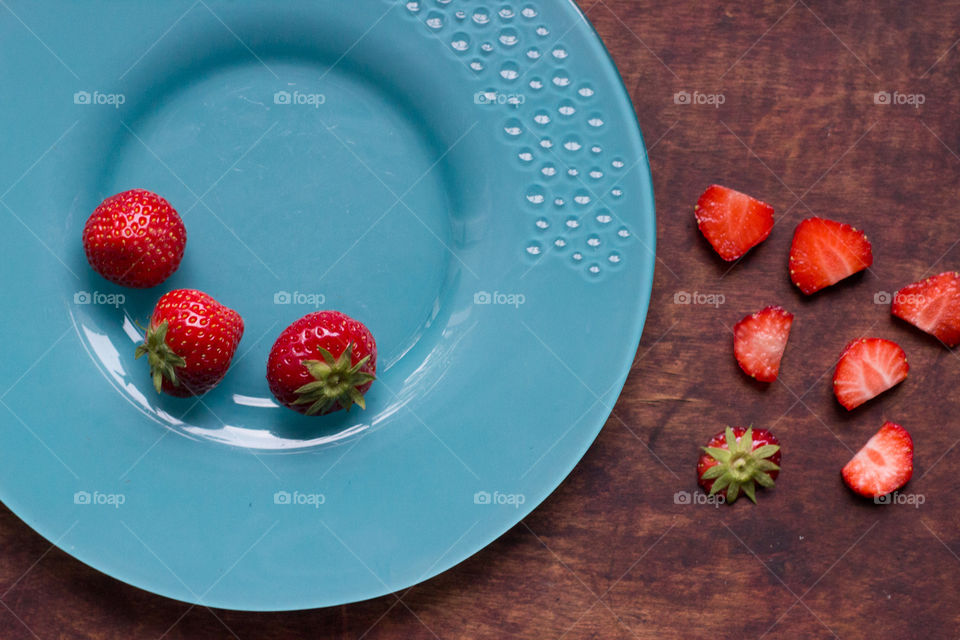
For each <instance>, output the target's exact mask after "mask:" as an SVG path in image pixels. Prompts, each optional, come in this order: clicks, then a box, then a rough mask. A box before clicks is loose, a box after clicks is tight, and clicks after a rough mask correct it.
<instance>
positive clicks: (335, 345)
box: [267, 311, 377, 416]
mask: <svg viewBox="0 0 960 640" xmlns="http://www.w3.org/2000/svg"><path fill="white" fill-rule="evenodd" d="M376 372H377V343H376V341H374V339H373V335H372V334H371V333H370V330H369V329H367V327H365V326H364V325H363V323H361V322H359V321H357V320H354V319H353V318H351V317H350V316H348V315H346V314H344V313H340V312H339V311H317V312H314V313H310V314H307V315H305V316H304V317H302V318H300V319H299V320H297V321H296V322H294V323H293V324H291V325H290V326H289V327H287V328H286V329H284V330H283V332H282V333H281V334H280V336H279V337H278V338H277V341H276V342H275V343H274V345H273V348H272V349H271V350H270V356H269V358H268V359H267V382H268V383H269V385H270V391H271V392H272V393H273V395H274V397H275V398H276V399H277V400H278V401H279V402H280V404H282V405H283V406H285V407H289V408H290V409H293V410H294V411H296V412H298V413H302V414H305V415H308V416H313V415H325V414H328V413H332V412H334V411H338V410H339V409H346V410H347V411H349V410H350V408H351V407H352V406H353V405H355V404H356V405H358V406H359V407H360V408H361V409H365V408H366V401H365V400H364V397H363V394H365V393H366V392H367V390H368V389H369V388H370V385H372V384H373V381H374V380H375V379H376Z"/></svg>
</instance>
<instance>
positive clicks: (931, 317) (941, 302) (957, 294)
mask: <svg viewBox="0 0 960 640" xmlns="http://www.w3.org/2000/svg"><path fill="white" fill-rule="evenodd" d="M891 311H892V312H893V315H895V316H897V317H898V318H902V319H903V320H906V321H907V322H909V323H910V324H912V325H914V326H915V327H918V328H920V329H923V330H924V331H926V332H927V333H929V334H932V335H934V336H936V337H937V338H938V339H939V340H940V342H942V343H944V344H945V345H947V346H948V347H954V346H956V345H957V344H960V274H958V273H957V272H956V271H945V272H943V273H941V274H939V275H935V276H931V277H929V278H927V279H926V280H921V281H920V282H914V283H913V284H908V285H907V286H905V287H904V288H903V289H900V291H897V293H896V295H894V296H893V306H892V307H891Z"/></svg>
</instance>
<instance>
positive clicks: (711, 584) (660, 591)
mask: <svg viewBox="0 0 960 640" xmlns="http://www.w3.org/2000/svg"><path fill="white" fill-rule="evenodd" d="M557 1H560V0H557ZM581 4H582V6H583V8H584V10H586V11H587V13H588V15H589V17H590V19H591V20H592V21H593V23H594V24H595V25H596V28H597V29H598V31H599V32H600V34H601V36H602V37H603V39H604V40H605V42H606V43H607V47H608V48H609V49H610V51H611V53H612V54H613V57H614V59H615V60H616V62H617V65H618V66H619V68H620V72H621V74H622V75H623V77H624V79H625V81H626V85H627V87H628V89H629V91H630V93H631V95H632V97H633V100H634V104H635V105H636V109H637V112H638V115H639V119H640V123H641V125H642V127H643V131H644V134H645V136H646V140H647V145H648V148H649V150H650V158H651V163H652V166H653V177H654V183H655V189H656V200H657V214H658V216H657V217H658V238H657V246H658V251H657V254H658V261H657V269H656V281H655V285H654V291H653V299H652V302H651V308H650V314H649V317H648V320H647V326H646V329H645V331H644V336H643V340H642V342H641V344H640V349H639V351H638V352H637V356H636V360H635V362H634V365H633V371H632V374H631V376H630V378H629V380H628V381H627V384H626V387H625V389H624V391H623V394H622V395H621V397H620V400H619V402H618V403H617V406H616V409H615V410H614V414H613V415H612V416H611V417H610V419H609V420H608V422H607V425H606V426H605V427H604V429H603V432H602V433H601V434H600V436H599V438H598V440H597V441H596V443H595V444H594V446H593V447H592V448H591V449H590V451H589V452H588V453H587V455H586V456H585V457H584V459H583V461H582V462H581V463H580V464H579V465H578V466H577V468H576V469H575V470H574V471H573V473H572V474H571V475H570V477H569V478H568V479H567V480H566V481H565V482H564V483H563V485H562V486H561V487H560V488H559V489H558V490H557V491H556V492H555V493H554V494H553V495H552V496H551V497H550V498H549V499H548V500H547V501H546V502H545V503H544V504H543V505H542V506H541V507H539V508H538V509H537V510H536V511H535V512H534V513H533V514H532V515H530V516H529V517H528V518H527V519H526V520H525V521H524V522H522V523H520V524H519V525H517V526H516V527H514V528H513V529H512V530H511V531H510V532H509V533H507V534H506V535H504V536H503V537H502V538H500V539H499V540H497V541H496V542H494V543H493V544H491V545H490V546H489V547H487V548H486V549H485V550H483V551H482V552H480V553H479V554H477V555H476V556H474V557H473V558H470V559H469V560H467V561H465V562H463V563H462V564H461V565H459V566H457V567H455V568H454V569H452V570H450V571H448V572H446V573H444V574H442V575H441V576H439V577H437V578H435V579H433V580H430V581H429V582H427V583H425V584H421V585H418V586H415V587H413V588H411V589H409V590H408V591H406V592H402V593H398V594H394V595H389V596H384V597H382V598H379V599H376V600H372V601H368V602H363V603H360V604H355V605H351V606H344V607H336V608H331V609H322V610H314V611H304V612H296V613H283V614H280V613H277V614H253V613H240V612H231V611H211V610H207V609H204V608H202V607H192V606H189V605H186V604H182V603H179V602H174V601H171V600H167V599H164V598H161V597H158V596H154V595H152V594H149V593H145V592H143V591H140V590H138V589H135V588H132V587H129V586H127V585H125V584H123V583H121V582H119V581H117V580H114V579H112V578H109V577H107V576H105V575H103V574H100V573H98V572H97V571H95V570H93V569H90V568H88V567H86V566H85V565H83V564H81V563H80V562H78V561H76V560H74V559H73V558H72V557H70V556H68V555H67V554H65V553H63V552H62V551H60V550H59V549H57V548H51V546H50V544H49V543H48V542H46V541H45V540H44V539H42V538H41V537H40V536H39V535H37V534H35V533H34V532H33V531H31V530H30V529H29V528H28V527H27V526H26V525H25V524H23V523H22V522H21V521H20V520H19V519H17V518H16V517H15V516H14V515H12V514H11V513H10V512H9V511H8V510H6V509H5V508H2V509H0V558H2V561H0V603H2V605H3V606H2V607H0V638H3V639H4V640H6V639H17V638H33V637H39V638H43V639H44V640H46V639H47V638H85V639H86V638H95V639H101V638H123V639H125V640H126V639H128V638H138V639H139V638H160V637H164V638H169V639H178V638H232V637H238V638H242V639H244V640H246V639H247V638H267V637H269V638H277V639H280V638H308V637H309V638H320V637H322V638H358V637H363V638H369V639H371V640H373V639H378V638H404V639H412V638H434V637H441V638H495V639H501V638H537V639H540V638H559V637H564V638H570V639H579V638H602V639H604V640H611V639H615V638H684V639H688V638H734V637H737V638H740V637H749V638H758V637H766V638H830V637H840V638H883V639H887V638H892V639H903V638H956V637H957V636H958V635H960V631H958V625H960V577H958V576H960V557H958V554H960V528H958V526H957V525H958V522H960V519H958V516H957V514H958V508H960V497H958V492H957V491H956V489H955V487H953V486H951V482H956V478H957V475H958V468H960V465H958V463H957V460H956V458H957V456H960V449H958V448H956V445H957V444H958V439H960V424H958V417H957V416H958V413H957V406H958V405H957V400H956V393H955V386H956V382H957V380H958V372H960V355H958V354H957V353H955V352H951V351H949V350H947V349H945V348H943V347H941V346H940V345H939V344H937V343H936V342H935V341H934V340H932V339H928V338H927V337H926V336H925V335H923V334H921V333H920V332H918V331H915V330H912V329H911V328H910V327H908V326H906V325H904V324H903V323H900V322H899V321H895V320H894V319H893V318H891V316H890V314H889V306H888V305H886V304H874V297H875V294H878V293H879V292H884V291H888V292H889V291H892V290H895V289H896V288H898V287H899V286H902V285H903V284H906V283H908V282H911V281H913V280H916V279H919V278H920V277H921V276H923V275H925V274H931V273H938V272H940V271H944V270H947V269H957V268H958V267H960V249H957V248H956V246H955V245H956V244H957V241H958V238H960V233H958V228H957V226H958V223H960V214H958V204H957V200H958V194H960V179H958V175H960V156H958V153H960V97H958V94H957V74H958V72H960V51H958V49H957V38H958V36H960V3H957V2H929V1H925V2H911V3H906V2H876V3H862V2H840V3H830V2H822V1H818V2H809V3H807V2H805V1H804V0H797V2H794V3H791V2H789V1H787V2H776V3H762V4H761V3H734V2H725V3H708V2H692V1H687V0H682V1H676V2H649V1H648V0H600V1H598V2H596V3H594V2H592V1H591V0H585V1H583V2H581ZM2 13H3V12H2V10H0V14H2ZM4 19H6V18H4ZM681 91H686V92H688V93H689V94H691V95H693V94H694V92H697V94H698V95H699V96H711V95H713V96H715V95H720V96H722V97H723V100H722V102H723V103H722V104H720V105H718V106H716V107H715V106H714V105H712V104H677V103H676V102H675V100H674V94H675V93H677V92H681ZM877 92H887V93H888V94H890V95H891V96H894V92H897V93H896V96H901V97H900V98H897V97H896V96H894V97H893V99H892V100H891V102H897V101H900V100H902V101H906V102H905V103H903V104H876V102H875V94H877ZM910 96H913V98H912V99H911V98H910ZM917 96H919V98H918V97H917ZM700 99H701V100H707V99H706V98H700ZM921 100H922V102H923V104H920V105H916V104H910V103H911V102H912V103H917V102H920V101H921ZM718 101H719V100H717V99H714V100H713V102H718ZM691 102H695V100H692V101H691ZM712 182H720V183H724V184H727V185H729V186H732V187H735V188H738V189H740V190H743V191H746V192H748V193H751V194H754V195H756V196H758V197H761V198H762V199H764V200H766V201H767V202H770V203H771V204H773V205H774V206H775V208H776V219H777V224H776V226H775V228H774V231H773V233H772V235H771V237H770V238H769V239H768V240H767V241H766V242H765V243H763V244H762V245H761V246H760V247H758V248H757V249H755V250H754V251H752V252H751V253H750V254H749V256H748V257H747V258H746V259H745V260H743V261H741V262H740V263H738V264H736V265H734V266H732V267H731V265H729V264H727V263H724V262H722V261H721V260H720V259H719V258H717V257H716V256H715V255H714V254H713V253H712V251H711V249H710V248H709V246H708V244H707V243H706V242H705V241H704V240H703V238H702V237H700V235H699V233H698V232H697V230H696V227H695V225H694V220H693V213H692V208H693V203H694V202H695V201H696V199H697V196H698V195H699V193H700V191H701V190H702V189H703V188H704V187H705V186H706V185H708V184H710V183H712ZM814 214H815V215H821V216H826V217H832V218H837V219H840V220H844V221H847V222H850V223H853V224H855V225H856V226H858V227H862V228H864V229H866V230H867V232H868V234H869V236H870V238H871V240H872V241H873V243H874V255H875V264H874V266H873V267H872V268H871V269H870V270H869V271H868V272H866V273H864V274H862V275H861V276H857V277H854V278H851V279H850V280H849V281H848V282H845V283H843V284H841V285H839V286H836V287H833V288H831V289H830V290H828V291H824V292H822V293H820V294H819V295H816V296H814V297H812V298H805V297H803V296H802V295H800V294H799V293H798V292H797V291H796V290H795V289H793V288H792V286H791V285H790V283H789V280H788V277H787V269H786V260H787V250H788V247H789V244H790V238H791V235H792V230H793V227H794V226H795V224H796V223H797V222H799V221H800V220H801V219H802V218H804V217H807V216H810V215H814ZM678 292H688V293H691V294H692V293H694V292H697V293H699V294H706V295H711V294H713V295H714V296H715V299H719V296H722V297H723V298H722V299H723V303H722V304H719V305H716V306H711V305H708V304H677V303H675V296H676V294H677V293H678ZM701 299H703V298H701ZM771 303H779V304H781V305H783V306H785V307H787V308H788V309H790V310H792V311H793V312H794V313H795V314H796V316H797V318H796V322H795V324H794V329H793V333H792V335H791V337H790V344H789V346H788V350H787V354H786V356H785V359H784V366H783V370H782V374H781V380H780V382H777V383H774V384H772V385H769V386H765V387H764V386H761V385H759V384H757V383H751V381H750V380H748V379H747V378H746V377H745V376H743V375H742V374H741V373H740V372H739V370H738V369H737V365H736V363H735V362H734V360H733V358H732V355H731V346H730V342H731V335H730V327H732V325H733V324H734V323H735V322H736V321H737V320H738V319H739V318H740V317H741V316H743V315H744V314H746V313H748V312H751V311H754V310H757V309H759V308H761V307H763V306H765V305H767V304H771ZM860 335H876V336H881V337H887V338H891V339H894V340H896V341H897V342H899V343H900V344H901V345H902V346H903V347H904V349H905V350H906V351H907V354H908V357H909V361H910V364H911V370H910V376H909V378H908V379H907V381H906V382H905V383H904V384H902V385H900V386H899V387H898V388H897V389H895V390H894V391H892V392H890V393H888V394H887V395H886V396H885V397H884V398H883V399H882V400H877V401H874V402H872V403H870V404H869V405H867V406H865V407H863V408H861V409H858V410H856V411H854V412H851V413H847V412H846V411H845V410H843V409H842V408H841V407H840V406H839V405H838V404H837V403H836V402H835V400H834V399H833V397H832V393H831V386H830V376H831V372H832V367H833V364H834V361H835V358H836V356H837V355H838V353H839V351H840V349H841V347H842V346H843V345H844V344H845V343H846V342H847V341H848V340H849V339H851V338H853V337H856V336H860ZM886 419H892V420H895V421H899V422H901V423H902V424H904V425H905V426H906V427H907V428H908V429H909V430H910V431H911V432H912V434H913V436H914V439H915V444H916V454H915V455H916V458H915V474H914V479H913V480H912V481H911V482H910V484H909V485H908V487H907V488H906V489H905V492H906V494H907V495H909V496H913V499H914V501H915V502H917V501H919V500H920V499H922V500H923V504H922V505H919V506H918V505H909V504H901V505H882V506H877V505H874V504H872V503H871V502H869V501H864V500H861V499H858V498H856V497H854V496H853V495H852V494H851V493H850V492H849V491H848V490H847V489H846V488H845V487H844V486H843V484H842V482H841V479H840V475H839V471H840V468H841V467H842V466H843V464H844V463H845V462H846V461H847V459H849V457H850V455H851V450H854V451H855V450H856V449H858V448H859V447H860V446H861V445H862V443H863V442H864V441H865V440H866V439H867V438H868V437H869V436H870V435H871V434H872V433H873V432H875V431H876V430H877V428H878V427H879V426H880V424H881V423H882V422H883V421H884V420H886ZM750 423H752V424H754V425H757V426H766V427H771V428H773V429H774V430H775V431H776V433H777V434H778V435H779V437H780V439H781V441H782V443H783V448H784V460H783V468H784V471H783V473H782V474H781V480H780V481H779V483H778V485H777V487H776V488H775V489H774V490H772V491H766V492H764V493H763V494H762V495H761V496H760V498H759V500H760V504H759V505H756V506H754V505H751V504H749V503H747V502H746V501H740V502H738V503H736V504H735V505H733V506H721V507H720V508H715V506H711V505H704V504H677V503H676V501H675V493H676V492H678V491H686V492H692V491H694V489H695V486H696V482H695V472H694V464H695V461H696V457H697V446H698V445H699V444H700V443H701V442H702V441H704V440H705V439H706V438H707V437H708V436H710V435H711V434H712V433H713V432H715V431H717V430H718V429H719V428H721V427H722V426H723V425H726V424H750ZM951 478H953V480H951Z"/></svg>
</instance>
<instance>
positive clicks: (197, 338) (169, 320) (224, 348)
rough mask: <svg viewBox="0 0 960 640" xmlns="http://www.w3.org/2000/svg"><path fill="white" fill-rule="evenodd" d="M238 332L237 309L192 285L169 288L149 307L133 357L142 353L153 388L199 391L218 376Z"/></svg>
mask: <svg viewBox="0 0 960 640" xmlns="http://www.w3.org/2000/svg"><path fill="white" fill-rule="evenodd" d="M242 337H243V319H242V318H241V317H240V314H239V313H237V312H236V311H234V310H233V309H229V308H227V307H225V306H224V305H222V304H220V303H219V302H217V301H216V300H214V299H213V298H212V297H210V296H209V295H207V294H206V293H203V292H202V291H197V290H195V289H174V290H173V291H170V292H169V293H166V294H164V295H163V297H161V298H160V300H159V301H157V305H156V306H155V307H154V309H153V315H152V316H151V317H150V326H148V327H147V333H146V337H145V339H144V342H143V344H141V345H140V346H138V347H137V350H136V353H135V357H136V358H140V357H142V356H147V362H148V363H149V365H150V376H151V378H152V380H153V386H154V388H155V389H156V390H157V392H158V393H159V392H161V391H162V392H163V393H166V394H169V395H171V396H177V397H187V396H199V395H202V394H204V393H206V392H207V391H209V390H210V389H212V388H213V387H215V386H217V384H218V383H219V382H220V381H221V380H222V379H223V377H224V376H225V375H226V374H227V370H228V369H229V368H230V362H231V360H232V359H233V354H234V353H235V352H236V350H237V345H238V344H239V343H240V338H242Z"/></svg>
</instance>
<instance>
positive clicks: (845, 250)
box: [790, 218, 873, 295]
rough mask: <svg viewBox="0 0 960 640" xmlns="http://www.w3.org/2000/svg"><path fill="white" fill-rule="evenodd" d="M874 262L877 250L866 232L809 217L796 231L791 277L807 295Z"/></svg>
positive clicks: (791, 261)
mask: <svg viewBox="0 0 960 640" xmlns="http://www.w3.org/2000/svg"><path fill="white" fill-rule="evenodd" d="M872 264H873V249H872V247H871V246H870V241H869V240H867V236H866V234H865V233H864V232H863V231H860V230H858V229H855V228H853V227H851V226H850V225H848V224H844V223H842V222H834V221H833V220H826V219H824V218H807V219H806V220H804V221H803V222H801V223H800V224H798V225H797V229H796V231H794V232H793V244H791V245H790V279H791V280H793V284H795V285H797V286H798V287H800V291H803V292H804V293H805V294H807V295H809V294H811V293H813V292H815V291H819V290H820V289H823V288H824V287H829V286H830V285H832V284H836V283H837V282H840V281H841V280H843V279H844V278H847V277H849V276H852V275H853V274H855V273H857V272H858V271H863V270H864V269H866V268H867V267H869V266H870V265H872Z"/></svg>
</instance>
